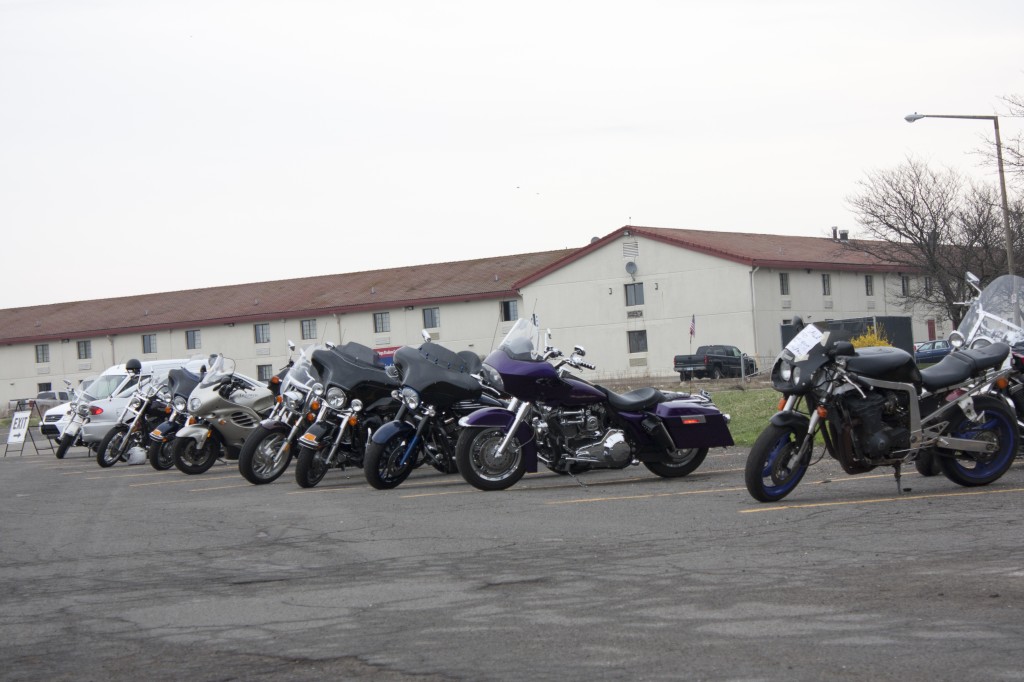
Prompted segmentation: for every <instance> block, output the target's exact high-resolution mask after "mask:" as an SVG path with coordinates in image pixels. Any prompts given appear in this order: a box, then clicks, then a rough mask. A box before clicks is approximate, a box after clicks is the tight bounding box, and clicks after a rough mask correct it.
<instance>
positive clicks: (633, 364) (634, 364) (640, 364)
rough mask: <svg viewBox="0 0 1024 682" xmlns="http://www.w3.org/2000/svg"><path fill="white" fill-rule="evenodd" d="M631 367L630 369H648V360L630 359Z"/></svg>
mask: <svg viewBox="0 0 1024 682" xmlns="http://www.w3.org/2000/svg"><path fill="white" fill-rule="evenodd" d="M629 366H630V367H646V366H647V358H630V359H629Z"/></svg>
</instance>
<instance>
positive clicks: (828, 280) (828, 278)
mask: <svg viewBox="0 0 1024 682" xmlns="http://www.w3.org/2000/svg"><path fill="white" fill-rule="evenodd" d="M821 295H822V296H831V295H832V275H830V274H828V273H825V274H822V276H821Z"/></svg>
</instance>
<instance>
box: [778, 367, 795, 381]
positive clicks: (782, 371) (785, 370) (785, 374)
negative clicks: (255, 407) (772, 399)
mask: <svg viewBox="0 0 1024 682" xmlns="http://www.w3.org/2000/svg"><path fill="white" fill-rule="evenodd" d="M779 378H780V379H782V380H783V381H789V380H790V379H792V378H793V365H789V364H783V365H782V367H780V368H779Z"/></svg>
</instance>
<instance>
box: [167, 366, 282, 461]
mask: <svg viewBox="0 0 1024 682" xmlns="http://www.w3.org/2000/svg"><path fill="white" fill-rule="evenodd" d="M273 404H274V395H273V393H272V392H271V390H270V389H269V388H268V387H267V386H265V385H263V384H261V383H260V382H257V381H255V380H254V379H250V378H249V377H247V376H244V375H242V374H237V373H236V372H235V361H234V360H231V359H230V358H225V357H224V356H223V355H217V356H215V358H214V360H213V362H212V363H211V365H210V368H209V370H208V371H207V372H206V374H205V376H204V377H203V379H202V380H201V381H200V382H199V385H198V386H197V387H196V388H195V390H194V391H192V395H190V396H189V399H188V411H189V415H191V417H192V418H194V419H195V420H196V423H194V424H189V425H187V426H183V427H182V428H181V429H180V430H179V431H178V433H177V435H176V437H175V438H174V445H173V446H172V448H171V453H172V456H173V458H174V466H176V467H177V468H178V470H179V471H181V472H182V473H186V474H201V473H203V472H205V471H206V470H208V469H209V468H210V467H211V466H213V463H214V462H216V461H217V460H218V459H220V458H221V457H222V456H224V457H226V458H227V459H237V458H238V453H239V450H240V449H241V447H242V444H243V443H244V442H245V438H246V437H247V436H248V435H249V434H250V433H252V432H253V430H254V429H255V428H256V426H257V425H258V424H259V423H260V421H261V420H263V419H264V418H265V417H266V416H267V415H268V414H270V410H271V409H272V407H273Z"/></svg>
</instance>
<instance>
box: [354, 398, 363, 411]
mask: <svg viewBox="0 0 1024 682" xmlns="http://www.w3.org/2000/svg"><path fill="white" fill-rule="evenodd" d="M352 411H353V412H362V411H363V401H362V400H360V399H359V398H356V399H355V400H353V401H352Z"/></svg>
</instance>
